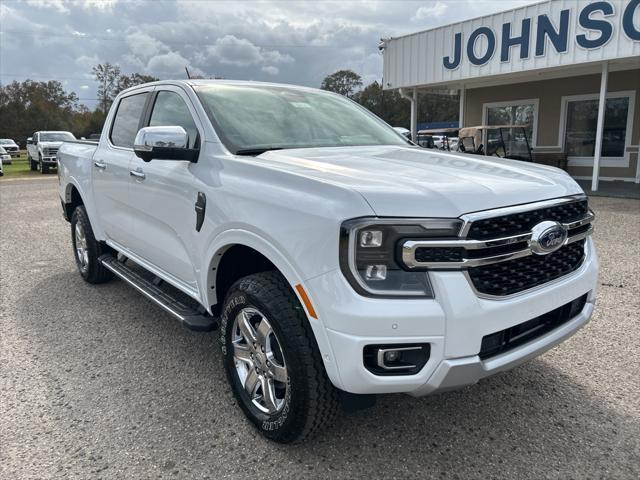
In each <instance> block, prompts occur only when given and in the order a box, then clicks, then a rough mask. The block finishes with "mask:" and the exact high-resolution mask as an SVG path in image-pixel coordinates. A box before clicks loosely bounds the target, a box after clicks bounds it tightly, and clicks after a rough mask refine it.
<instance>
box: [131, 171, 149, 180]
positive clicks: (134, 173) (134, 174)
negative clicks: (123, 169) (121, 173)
mask: <svg viewBox="0 0 640 480" xmlns="http://www.w3.org/2000/svg"><path fill="white" fill-rule="evenodd" d="M129 175H131V176H132V177H136V178H137V179H140V180H144V179H145V178H146V177H147V176H146V175H145V174H144V172H143V171H142V170H129Z"/></svg>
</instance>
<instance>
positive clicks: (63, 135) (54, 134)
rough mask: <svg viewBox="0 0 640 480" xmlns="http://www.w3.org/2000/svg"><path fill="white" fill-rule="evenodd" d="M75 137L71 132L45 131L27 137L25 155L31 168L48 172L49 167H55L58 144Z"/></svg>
mask: <svg viewBox="0 0 640 480" xmlns="http://www.w3.org/2000/svg"><path fill="white" fill-rule="evenodd" d="M75 139H76V137H74V135H73V133H71V132H60V131H46V132H36V133H34V134H33V137H29V138H28V139H27V156H28V159H29V166H30V167H31V170H33V171H35V170H40V171H41V172H42V173H49V168H51V167H53V168H57V165H58V164H57V160H56V155H57V154H58V149H59V148H60V145H62V144H63V143H64V142H68V141H73V140H75Z"/></svg>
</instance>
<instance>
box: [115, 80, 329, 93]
mask: <svg viewBox="0 0 640 480" xmlns="http://www.w3.org/2000/svg"><path fill="white" fill-rule="evenodd" d="M155 85H157V86H161V85H177V86H183V87H184V86H190V87H195V86H198V85H255V86H264V87H283V88H291V89H297V90H318V89H317V88H313V87H304V86H300V85H292V84H289V83H272V82H258V81H254V80H227V79H187V80H158V81H157V82H149V83H143V84H140V85H136V86H133V87H130V88H127V89H126V90H123V91H122V92H121V93H125V92H131V91H134V90H136V89H139V88H143V87H149V86H155Z"/></svg>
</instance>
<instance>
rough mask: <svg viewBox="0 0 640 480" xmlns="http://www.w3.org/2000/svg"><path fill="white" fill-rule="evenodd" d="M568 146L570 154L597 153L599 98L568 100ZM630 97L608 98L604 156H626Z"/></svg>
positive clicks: (587, 154)
mask: <svg viewBox="0 0 640 480" xmlns="http://www.w3.org/2000/svg"><path fill="white" fill-rule="evenodd" d="M566 108H567V123H566V135H565V148H566V152H567V155H568V156H570V157H593V156H594V154H595V144H596V128H597V123H598V99H597V98H594V99H584V100H568V101H567V107H566ZM628 117H629V97H628V96H625V97H614V98H607V101H606V104H605V115H604V130H603V137H602V150H601V152H600V153H601V155H602V156H603V157H618V158H619V157H624V154H625V146H626V141H627V123H628Z"/></svg>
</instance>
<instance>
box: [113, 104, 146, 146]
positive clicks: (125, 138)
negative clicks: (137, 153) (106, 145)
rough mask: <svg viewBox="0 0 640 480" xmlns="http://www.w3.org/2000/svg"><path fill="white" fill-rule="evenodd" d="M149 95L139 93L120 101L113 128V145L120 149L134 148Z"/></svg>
mask: <svg viewBox="0 0 640 480" xmlns="http://www.w3.org/2000/svg"><path fill="white" fill-rule="evenodd" d="M147 95H148V94H147V93H139V94H137V95H131V96H130V97H124V98H123V99H122V100H120V104H119V105H118V110H117V112H116V117H115V118H114V119H113V127H112V128H111V143H113V144H114V145H116V146H118V147H128V148H132V147H133V141H134V140H135V138H136V134H137V133H138V126H139V125H140V117H142V111H143V110H144V104H145V102H146V101H147Z"/></svg>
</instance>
